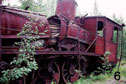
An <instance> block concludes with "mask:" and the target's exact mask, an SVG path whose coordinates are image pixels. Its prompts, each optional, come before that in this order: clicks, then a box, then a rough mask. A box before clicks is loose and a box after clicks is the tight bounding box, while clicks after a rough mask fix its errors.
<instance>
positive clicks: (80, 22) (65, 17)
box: [0, 0, 123, 84]
mask: <svg viewBox="0 0 126 84" xmlns="http://www.w3.org/2000/svg"><path fill="white" fill-rule="evenodd" d="M0 3H2V1H1V0H0ZM76 7H77V3H76V1H75V0H58V2H57V8H56V13H55V15H53V16H51V17H49V18H46V17H45V15H42V14H39V13H34V12H29V11H26V10H21V9H16V8H13V7H8V6H4V5H1V4H0V68H1V69H4V67H5V68H6V66H8V65H9V62H10V61H12V59H13V57H16V56H17V54H18V49H19V47H18V46H14V45H13V44H14V42H16V41H20V39H21V38H19V37H17V33H19V32H20V31H21V29H22V27H23V25H24V24H25V23H26V22H27V21H28V19H27V17H28V16H29V13H31V15H30V17H34V18H37V19H38V20H39V22H43V23H44V24H43V26H42V27H39V32H43V31H44V30H48V31H47V32H46V34H45V35H44V36H41V37H40V38H41V39H43V40H45V46H44V47H43V49H42V50H39V51H37V50H36V53H37V54H36V55H35V57H36V60H37V62H38V66H39V69H38V70H37V71H36V72H37V73H36V72H32V73H30V75H29V76H28V77H27V79H26V82H27V84H30V83H32V82H33V81H34V84H38V83H42V84H50V83H51V81H55V82H56V83H57V84H60V83H67V82H71V83H72V82H74V81H76V80H77V79H79V77H80V74H82V75H84V76H85V75H87V74H90V73H91V72H93V71H95V70H97V67H101V66H102V63H104V62H106V61H109V63H110V64H111V66H112V67H114V66H115V65H116V63H117V61H118V59H117V55H118V47H119V46H118V45H119V43H121V42H122V41H121V39H122V38H121V33H122V32H123V26H122V25H120V24H118V23H116V22H114V21H112V20H111V19H109V18H107V17H105V16H83V17H76V16H75V12H76ZM106 52H110V54H109V55H107V57H108V59H107V60H104V59H105V54H106ZM31 74H36V77H34V79H32V78H31ZM19 83H20V84H22V83H23V82H22V80H20V81H19Z"/></svg>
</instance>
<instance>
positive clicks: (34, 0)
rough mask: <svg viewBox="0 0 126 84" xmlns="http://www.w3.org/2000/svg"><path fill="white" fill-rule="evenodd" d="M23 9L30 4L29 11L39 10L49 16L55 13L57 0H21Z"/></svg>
mask: <svg viewBox="0 0 126 84" xmlns="http://www.w3.org/2000/svg"><path fill="white" fill-rule="evenodd" d="M19 1H20V2H21V6H20V8H21V9H25V8H26V7H28V6H29V9H28V10H29V11H33V12H39V13H41V14H44V15H46V16H47V17H49V16H51V15H54V14H55V9H56V3H57V0H19Z"/></svg>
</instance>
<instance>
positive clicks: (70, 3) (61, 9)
mask: <svg viewBox="0 0 126 84" xmlns="http://www.w3.org/2000/svg"><path fill="white" fill-rule="evenodd" d="M76 6H77V3H76V2H75V0H58V3H57V8H56V15H59V16H60V15H63V16H65V17H67V18H69V19H70V20H74V17H75V12H76Z"/></svg>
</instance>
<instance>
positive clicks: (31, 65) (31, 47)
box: [0, 18, 47, 84]
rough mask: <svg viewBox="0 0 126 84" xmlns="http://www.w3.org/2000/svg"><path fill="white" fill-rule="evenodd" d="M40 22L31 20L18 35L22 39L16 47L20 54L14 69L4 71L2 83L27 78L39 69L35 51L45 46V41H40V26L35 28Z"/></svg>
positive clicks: (14, 63)
mask: <svg viewBox="0 0 126 84" xmlns="http://www.w3.org/2000/svg"><path fill="white" fill-rule="evenodd" d="M38 21H39V20H37V19H35V18H29V21H28V22H27V23H26V24H24V27H23V28H22V31H21V32H20V33H18V34H17V36H18V37H20V38H22V39H21V42H17V43H16V45H18V46H20V49H19V54H18V56H17V57H16V58H14V60H13V61H12V62H11V65H12V66H14V67H13V68H12V69H8V70H4V71H2V73H3V76H2V78H0V82H1V83H4V84H8V83H9V82H10V81H12V80H16V79H19V78H21V77H24V76H27V75H28V73H29V72H31V71H32V70H37V69H38V66H37V63H36V61H35V58H34V55H35V50H36V48H40V47H41V46H43V41H41V40H39V37H40V35H41V33H39V30H38V26H35V25H36V24H38ZM40 27H41V26H40ZM45 32H47V31H45ZM45 32H43V33H42V35H43V34H44V33H45Z"/></svg>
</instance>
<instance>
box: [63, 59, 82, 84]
mask: <svg viewBox="0 0 126 84" xmlns="http://www.w3.org/2000/svg"><path fill="white" fill-rule="evenodd" d="M70 62H72V61H67V62H64V64H63V66H62V77H63V80H64V82H65V83H68V82H74V81H76V80H77V79H78V78H79V72H77V70H79V69H80V67H79V64H78V62H77V61H76V62H73V63H70Z"/></svg>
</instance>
